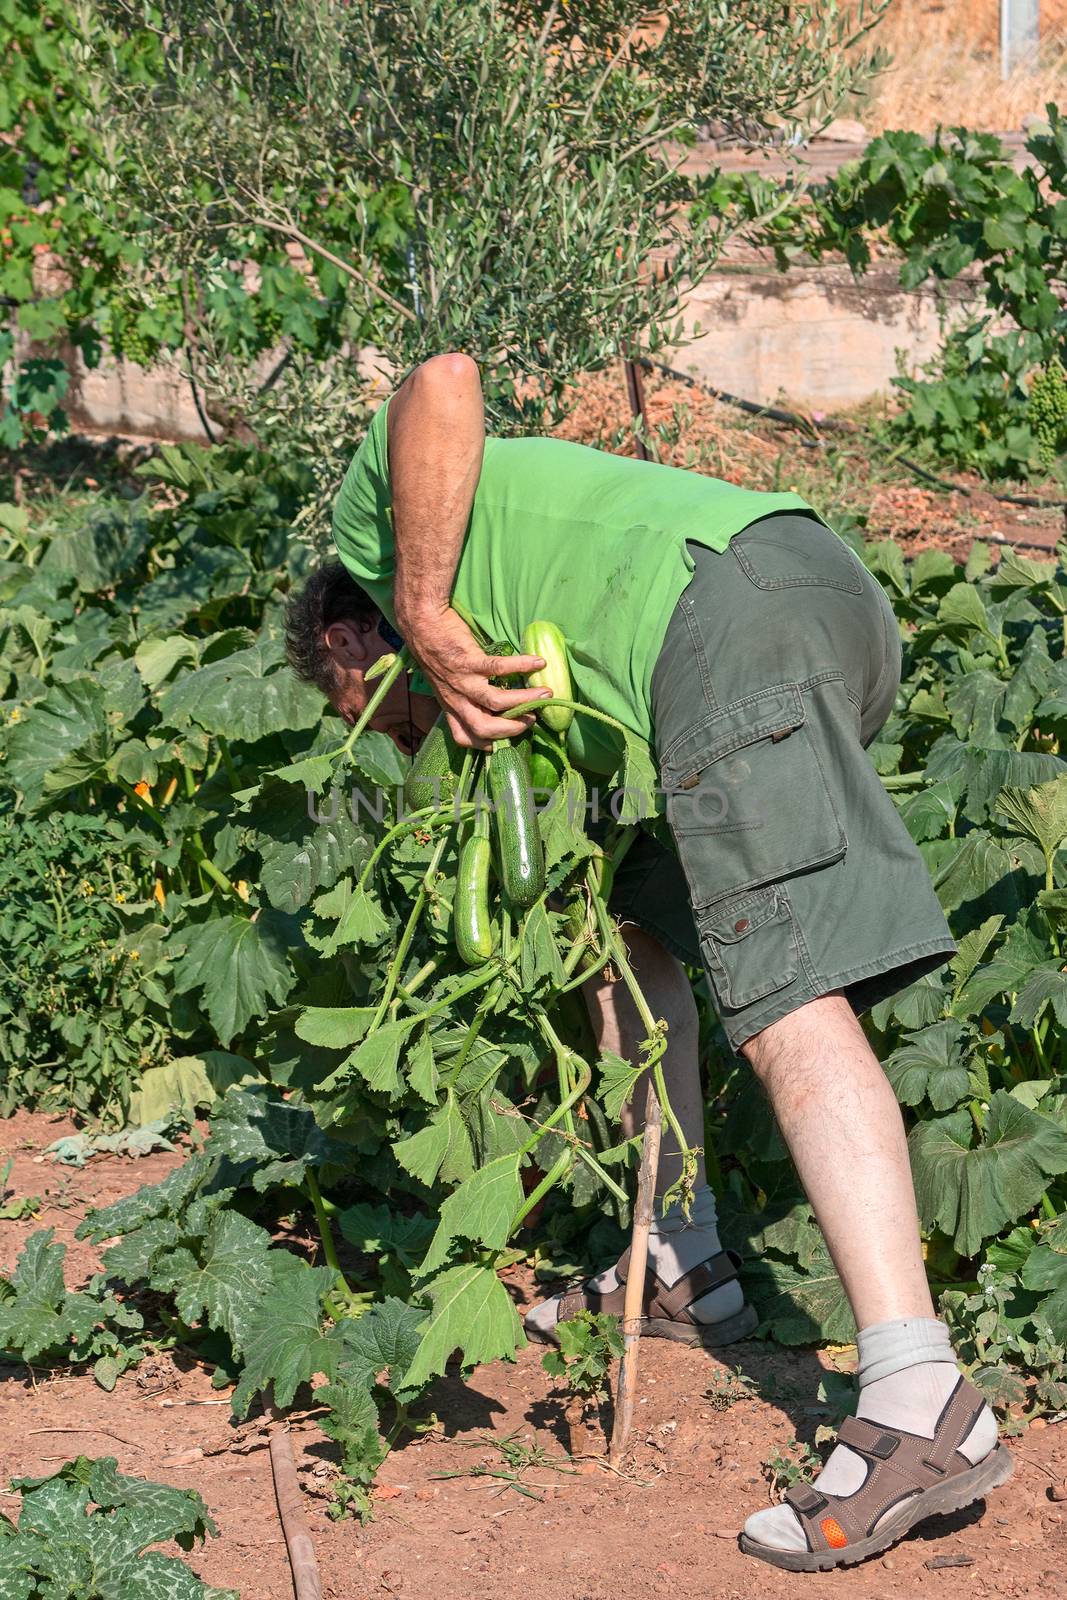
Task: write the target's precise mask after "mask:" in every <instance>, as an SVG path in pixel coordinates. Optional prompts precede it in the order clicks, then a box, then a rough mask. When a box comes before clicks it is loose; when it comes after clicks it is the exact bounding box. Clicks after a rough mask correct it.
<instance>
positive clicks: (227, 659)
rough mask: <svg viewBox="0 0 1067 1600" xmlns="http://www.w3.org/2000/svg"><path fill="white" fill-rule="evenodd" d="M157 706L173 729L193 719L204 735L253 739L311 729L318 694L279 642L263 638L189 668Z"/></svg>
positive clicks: (315, 720)
mask: <svg viewBox="0 0 1067 1600" xmlns="http://www.w3.org/2000/svg"><path fill="white" fill-rule="evenodd" d="M159 709H160V713H161V715H162V716H163V718H164V720H165V721H167V722H169V723H170V724H171V725H172V726H174V727H178V728H180V727H183V726H184V725H185V724H186V723H187V722H190V721H192V722H196V723H198V724H199V726H200V727H201V728H204V729H205V730H206V732H208V733H214V734H221V735H223V737H224V738H226V739H230V740H235V739H245V740H248V741H249V743H252V742H254V741H255V740H257V739H264V738H266V737H267V735H268V734H271V733H284V732H286V731H288V730H290V729H293V730H299V729H301V728H314V727H315V726H316V725H317V724H318V722H319V719H320V718H321V716H322V695H321V694H320V693H319V691H318V690H317V689H313V688H311V687H310V686H309V685H308V684H305V683H301V682H300V680H299V678H297V677H296V675H295V674H294V673H292V672H290V671H289V668H288V666H287V665H286V662H285V649H284V646H283V645H282V643H281V641H280V640H277V639H261V640H259V641H258V642H257V643H256V644H254V645H251V646H250V647H249V648H248V649H247V650H238V651H236V652H235V653H234V654H233V655H229V656H224V657H223V659H222V660H221V661H212V662H209V663H208V665H207V666H203V667H198V668H197V669H196V670H195V671H193V672H187V673H186V674H185V675H184V676H183V677H181V678H179V679H178V680H177V682H176V683H173V684H171V685H169V686H168V687H167V688H166V689H164V690H163V692H162V694H161V695H160V697H159Z"/></svg>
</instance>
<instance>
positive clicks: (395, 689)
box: [326, 622, 439, 755]
mask: <svg viewBox="0 0 1067 1600" xmlns="http://www.w3.org/2000/svg"><path fill="white" fill-rule="evenodd" d="M326 648H327V649H328V650H329V652H330V655H331V657H332V658H333V664H334V673H335V683H334V689H333V691H332V693H331V694H330V704H331V705H332V706H333V708H334V710H335V711H336V712H337V714H338V715H339V716H341V717H343V718H344V720H345V722H347V723H348V725H349V727H352V726H353V725H354V724H355V723H356V721H358V719H359V718H360V717H361V716H362V714H363V712H364V710H365V708H366V705H367V701H368V700H369V699H370V697H371V695H372V694H373V692H374V690H375V689H376V688H377V686H378V685H377V681H376V680H372V681H371V682H370V683H369V684H368V683H367V681H366V675H367V673H368V671H369V670H370V668H371V667H372V666H373V665H374V663H375V662H376V661H380V660H381V658H382V656H384V655H391V654H392V647H391V646H390V645H387V644H386V642H385V640H384V639H382V638H381V636H380V635H379V633H378V631H377V629H376V628H375V627H373V626H372V625H370V624H367V623H363V624H361V623H358V622H331V623H330V625H329V627H328V628H327V629H326ZM438 709H439V708H438V705H437V702H436V701H435V700H433V699H432V698H431V697H430V696H429V695H423V694H412V693H411V692H410V690H409V688H408V679H407V674H406V673H401V675H400V677H399V678H397V680H396V682H395V683H394V684H392V685H391V687H390V689H389V692H388V694H387V695H386V696H385V699H384V700H381V701H380V702H379V704H378V708H377V710H376V711H375V713H374V715H373V717H372V718H371V721H370V726H371V727H372V728H375V729H377V731H378V732H379V733H387V734H388V735H389V737H390V739H392V740H393V742H394V743H395V744H397V745H398V746H399V747H400V749H401V750H403V751H405V752H406V754H408V755H412V754H414V752H415V751H416V750H417V749H418V747H419V745H420V744H421V742H422V739H423V736H424V735H425V734H426V733H427V732H428V731H429V729H430V728H431V727H432V726H433V723H434V720H435V719H436V717H437V713H438Z"/></svg>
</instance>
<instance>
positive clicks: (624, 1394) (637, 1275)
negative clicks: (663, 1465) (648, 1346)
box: [608, 1076, 663, 1467]
mask: <svg viewBox="0 0 1067 1600" xmlns="http://www.w3.org/2000/svg"><path fill="white" fill-rule="evenodd" d="M662 1131H663V1117H662V1113H661V1111H660V1103H659V1099H658V1097H657V1095H656V1091H655V1088H654V1086H653V1084H652V1079H651V1076H650V1077H649V1083H648V1094H647V1096H646V1099H645V1137H644V1142H643V1144H642V1146H641V1170H640V1172H639V1173H638V1175H637V1204H636V1205H635V1207H634V1225H633V1232H632V1234H631V1237H630V1266H629V1270H628V1272H627V1277H626V1295H625V1298H624V1300H623V1307H622V1336H623V1345H624V1349H623V1353H622V1360H621V1361H620V1363H619V1386H618V1389H617V1390H616V1394H615V1425H614V1427H613V1428H612V1430H611V1447H610V1449H609V1451H608V1462H609V1464H610V1465H611V1466H613V1467H617V1466H618V1464H619V1462H620V1461H621V1460H622V1458H623V1456H624V1455H625V1453H626V1446H627V1444H628V1443H629V1440H630V1427H631V1424H632V1423H633V1416H634V1400H635V1398H636V1396H637V1360H638V1354H639V1351H640V1346H641V1309H642V1305H643V1303H644V1293H645V1273H646V1270H647V1268H648V1232H649V1229H650V1228H651V1226H652V1210H653V1206H654V1205H655V1199H656V1175H657V1173H658V1171H659V1146H660V1135H661V1133H662Z"/></svg>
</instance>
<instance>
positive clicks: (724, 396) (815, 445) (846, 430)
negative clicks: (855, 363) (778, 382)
mask: <svg viewBox="0 0 1067 1600" xmlns="http://www.w3.org/2000/svg"><path fill="white" fill-rule="evenodd" d="M635 360H636V363H637V365H638V366H642V367H644V368H645V369H646V371H649V372H662V373H663V374H664V376H665V377H668V378H674V379H676V380H677V382H679V383H684V384H686V385H687V387H688V388H690V389H698V390H699V391H700V392H701V393H702V394H706V395H710V396H711V398H712V399H713V400H719V401H721V402H722V403H723V404H724V405H729V406H735V407H736V408H737V410H739V411H744V412H745V413H746V414H747V415H748V416H750V417H766V418H767V419H768V420H769V421H771V422H783V423H785V424H786V425H787V426H788V427H791V428H800V429H802V430H803V431H804V432H805V433H807V434H809V435H811V437H809V438H806V439H801V441H800V443H801V444H802V445H803V446H804V447H805V448H806V449H808V450H818V449H819V448H820V446H821V445H822V443H823V440H822V438H821V435H822V434H824V433H842V434H857V433H862V434H865V435H866V436H867V438H868V439H870V440H871V443H872V444H874V446H875V448H876V449H879V448H881V447H880V446H879V444H878V441H877V440H876V439H875V438H874V435H873V434H872V433H871V430H870V429H869V428H865V427H863V426H862V424H859V423H852V422H841V421H838V420H835V419H834V418H833V417H830V418H827V420H826V421H825V422H820V423H818V424H816V423H815V422H813V421H812V419H811V418H810V417H805V416H804V415H803V413H802V412H799V411H784V410H783V409H782V408H781V407H780V406H761V405H757V403H756V402H755V401H754V400H745V399H743V398H742V397H741V396H740V395H737V394H731V393H730V391H729V390H728V389H719V388H717V387H716V386H715V385H714V384H711V383H703V382H701V380H700V379H699V378H694V377H692V376H691V374H690V373H688V372H679V370H678V368H677V367H668V366H666V365H665V364H664V363H663V362H662V361H651V360H650V359H649V358H648V357H647V356H637V357H635ZM894 459H895V460H897V461H899V462H900V464H901V466H902V467H907V469H908V471H909V472H913V473H914V474H915V476H916V477H917V478H922V479H924V480H925V482H927V483H932V484H934V485H936V487H937V488H939V489H946V490H948V491H949V493H951V494H962V495H966V496H967V497H968V498H970V497H971V496H973V495H974V494H975V492H976V491H975V490H974V489H972V488H971V487H970V486H969V485H968V484H965V483H954V482H953V481H952V480H951V479H949V478H939V477H937V476H936V475H935V474H934V473H932V472H929V471H927V469H926V468H925V467H921V466H920V465H919V463H918V462H917V461H913V460H912V459H911V457H910V456H895V457H894ZM980 492H981V493H984V494H988V495H989V496H990V497H991V498H992V499H993V500H999V501H1001V502H1002V503H1003V504H1004V505H1009V506H1030V507H1035V508H1038V509H1044V510H1050V511H1057V510H1060V511H1062V510H1067V500H1046V499H1043V498H1042V497H1041V496H1040V495H1036V494H1001V493H999V492H998V491H997V490H995V489H985V490H982V491H980ZM1025 542H1026V541H1024V540H1005V543H1019V544H1021V543H1025ZM1033 548H1035V549H1042V550H1043V549H1047V546H1046V545H1034V547H1033Z"/></svg>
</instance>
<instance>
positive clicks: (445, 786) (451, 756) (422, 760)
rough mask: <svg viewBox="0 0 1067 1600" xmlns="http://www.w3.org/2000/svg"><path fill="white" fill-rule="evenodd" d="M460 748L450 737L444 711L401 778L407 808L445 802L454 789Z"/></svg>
mask: <svg viewBox="0 0 1067 1600" xmlns="http://www.w3.org/2000/svg"><path fill="white" fill-rule="evenodd" d="M462 765H463V752H462V750H460V748H459V746H458V745H457V744H456V741H455V740H454V739H453V737H452V731H451V729H450V728H449V726H448V723H447V722H446V720H445V715H444V712H442V713H441V715H440V716H439V717H438V719H437V721H436V722H435V723H434V725H433V727H432V728H431V729H430V731H429V733H428V734H427V735H426V737H425V739H424V740H423V741H422V743H421V744H420V746H419V748H418V750H417V751H416V752H415V759H414V761H413V762H412V763H411V769H410V771H409V772H408V775H407V777H406V778H405V779H404V804H405V805H406V806H407V809H408V810H409V811H422V810H423V809H424V808H425V807H426V806H444V805H447V804H448V803H449V801H450V800H452V798H453V797H454V795H455V793H456V787H457V785H458V783H459V772H460V768H461V766H462Z"/></svg>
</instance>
